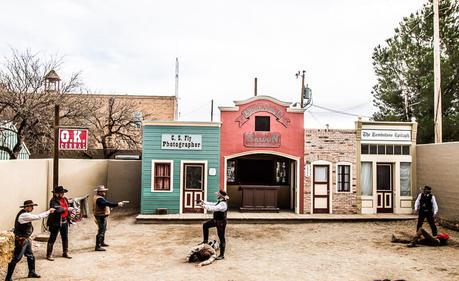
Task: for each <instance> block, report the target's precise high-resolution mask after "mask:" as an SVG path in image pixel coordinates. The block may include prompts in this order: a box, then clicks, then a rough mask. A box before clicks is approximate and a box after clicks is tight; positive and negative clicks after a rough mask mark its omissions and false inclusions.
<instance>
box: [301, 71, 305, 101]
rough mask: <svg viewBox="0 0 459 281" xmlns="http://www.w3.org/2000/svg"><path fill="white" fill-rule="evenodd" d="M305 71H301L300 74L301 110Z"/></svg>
mask: <svg viewBox="0 0 459 281" xmlns="http://www.w3.org/2000/svg"><path fill="white" fill-rule="evenodd" d="M305 73H306V71H304V70H303V73H302V74H301V108H303V96H304V74H305Z"/></svg>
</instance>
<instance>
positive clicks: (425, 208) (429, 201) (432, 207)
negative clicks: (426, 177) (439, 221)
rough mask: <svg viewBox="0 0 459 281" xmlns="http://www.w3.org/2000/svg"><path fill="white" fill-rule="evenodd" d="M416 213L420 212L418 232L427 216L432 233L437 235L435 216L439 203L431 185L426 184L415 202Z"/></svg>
mask: <svg viewBox="0 0 459 281" xmlns="http://www.w3.org/2000/svg"><path fill="white" fill-rule="evenodd" d="M414 213H415V214H419V217H418V224H417V226H416V232H417V231H419V229H421V227H422V224H423V223H424V220H425V219H426V218H427V221H428V222H429V225H430V229H431V230H432V235H433V236H437V226H436V225H435V218H436V217H437V213H438V205H437V201H436V200H435V196H434V195H433V194H432V188H431V187H430V186H427V185H426V186H424V188H423V190H422V193H421V194H419V196H418V198H417V199H416V202H415V203H414Z"/></svg>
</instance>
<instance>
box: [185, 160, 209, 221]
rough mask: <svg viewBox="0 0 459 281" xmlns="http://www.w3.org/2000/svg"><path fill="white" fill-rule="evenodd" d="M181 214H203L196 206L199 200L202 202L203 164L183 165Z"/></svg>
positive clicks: (203, 184) (203, 185) (203, 186)
mask: <svg viewBox="0 0 459 281" xmlns="http://www.w3.org/2000/svg"><path fill="white" fill-rule="evenodd" d="M182 169H183V200H182V202H183V206H182V207H183V213H203V212H204V210H203V209H202V208H201V207H199V206H198V201H199V200H204V188H205V186H206V185H205V184H206V183H205V182H204V179H205V177H204V173H205V169H204V164H201V163H184V164H183V167H182Z"/></svg>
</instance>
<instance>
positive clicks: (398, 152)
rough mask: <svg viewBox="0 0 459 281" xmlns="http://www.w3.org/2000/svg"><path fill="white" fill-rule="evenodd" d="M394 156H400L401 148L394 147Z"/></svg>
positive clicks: (398, 146)
mask: <svg viewBox="0 0 459 281" xmlns="http://www.w3.org/2000/svg"><path fill="white" fill-rule="evenodd" d="M394 154H396V155H400V154H402V147H401V146H400V145H394Z"/></svg>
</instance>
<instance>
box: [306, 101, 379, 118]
mask: <svg viewBox="0 0 459 281" xmlns="http://www.w3.org/2000/svg"><path fill="white" fill-rule="evenodd" d="M312 106H313V107H317V108H320V109H323V110H327V111H330V112H334V113H338V114H343V115H348V116H354V117H366V118H372V117H370V116H365V115H362V114H355V113H349V112H345V111H341V110H338V109H333V108H328V107H324V106H320V105H317V104H312Z"/></svg>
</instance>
